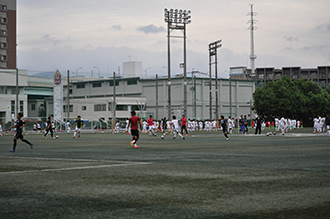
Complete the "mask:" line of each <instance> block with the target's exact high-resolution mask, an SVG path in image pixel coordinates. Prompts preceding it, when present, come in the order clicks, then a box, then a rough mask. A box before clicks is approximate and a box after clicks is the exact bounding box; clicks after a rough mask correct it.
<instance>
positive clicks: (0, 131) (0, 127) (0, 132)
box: [0, 123, 3, 137]
mask: <svg viewBox="0 0 330 219" xmlns="http://www.w3.org/2000/svg"><path fill="white" fill-rule="evenodd" d="M0 136H1V137H2V136H3V132H2V125H1V123H0Z"/></svg>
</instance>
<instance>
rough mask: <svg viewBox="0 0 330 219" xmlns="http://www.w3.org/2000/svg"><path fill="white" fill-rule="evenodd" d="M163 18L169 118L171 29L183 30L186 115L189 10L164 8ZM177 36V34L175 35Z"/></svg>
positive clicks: (169, 114)
mask: <svg viewBox="0 0 330 219" xmlns="http://www.w3.org/2000/svg"><path fill="white" fill-rule="evenodd" d="M164 11H165V14H164V16H165V18H164V21H165V22H166V23H167V37H168V39H167V51H168V63H167V65H168V66H167V69H168V111H167V112H168V118H171V117H172V116H171V62H170V37H171V35H170V34H171V30H181V31H182V30H183V37H182V38H183V40H184V43H183V47H184V48H183V59H184V60H183V63H184V65H183V66H184V67H183V68H184V73H183V75H184V114H185V115H187V61H186V51H187V49H186V38H187V37H186V26H187V25H188V24H190V23H191V20H190V19H191V16H190V15H189V14H191V11H190V10H188V11H187V10H182V9H173V8H171V9H170V10H168V9H167V8H165V9H164ZM176 37H177V38H178V36H176Z"/></svg>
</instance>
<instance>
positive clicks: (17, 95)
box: [15, 68, 19, 116]
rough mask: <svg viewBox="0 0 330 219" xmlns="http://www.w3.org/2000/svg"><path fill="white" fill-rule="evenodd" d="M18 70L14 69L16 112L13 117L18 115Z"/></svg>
mask: <svg viewBox="0 0 330 219" xmlns="http://www.w3.org/2000/svg"><path fill="white" fill-rule="evenodd" d="M18 93H19V90H18V68H16V112H15V116H16V115H17V114H18V113H19V108H18Z"/></svg>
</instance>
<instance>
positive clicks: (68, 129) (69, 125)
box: [66, 120, 71, 134]
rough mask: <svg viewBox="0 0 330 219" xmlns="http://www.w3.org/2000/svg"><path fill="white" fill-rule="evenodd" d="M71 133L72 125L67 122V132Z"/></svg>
mask: <svg viewBox="0 0 330 219" xmlns="http://www.w3.org/2000/svg"><path fill="white" fill-rule="evenodd" d="M70 131H71V124H70V121H69V120H68V121H67V122H66V132H67V133H68V134H69V133H70Z"/></svg>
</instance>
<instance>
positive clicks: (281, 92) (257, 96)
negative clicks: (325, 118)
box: [252, 77, 330, 123]
mask: <svg viewBox="0 0 330 219" xmlns="http://www.w3.org/2000/svg"><path fill="white" fill-rule="evenodd" d="M327 91H329V92H327ZM253 99H254V105H253V108H252V109H253V110H254V111H256V112H257V114H260V115H262V116H264V117H274V116H279V117H282V116H284V117H288V118H296V119H302V120H303V121H304V122H305V123H309V122H310V121H311V119H312V118H313V117H315V116H317V115H326V113H329V111H330V88H328V89H327V90H324V89H322V88H321V87H320V86H319V85H317V84H316V83H314V82H312V81H309V80H304V79H299V80H295V81H292V80H291V79H290V78H289V77H283V78H281V79H277V80H276V81H275V82H268V83H267V84H266V85H265V86H264V87H261V88H258V89H257V90H256V91H255V92H254V94H253Z"/></svg>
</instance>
